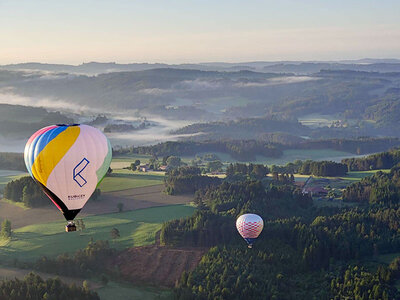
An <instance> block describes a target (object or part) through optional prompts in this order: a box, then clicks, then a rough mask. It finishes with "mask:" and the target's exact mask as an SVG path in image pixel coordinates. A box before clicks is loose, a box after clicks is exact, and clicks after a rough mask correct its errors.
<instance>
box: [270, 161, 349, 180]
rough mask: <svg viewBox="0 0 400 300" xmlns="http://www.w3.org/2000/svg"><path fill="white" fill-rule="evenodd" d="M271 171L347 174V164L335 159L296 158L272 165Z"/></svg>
mask: <svg viewBox="0 0 400 300" xmlns="http://www.w3.org/2000/svg"><path fill="white" fill-rule="evenodd" d="M270 172H271V173H282V174H283V173H285V174H296V173H299V174H304V175H314V176H332V177H334V176H344V175H346V173H347V166H346V165H345V164H343V163H336V162H333V161H312V160H306V161H301V160H295V161H294V162H289V163H287V164H286V165H284V166H277V165H272V166H271V169H270Z"/></svg>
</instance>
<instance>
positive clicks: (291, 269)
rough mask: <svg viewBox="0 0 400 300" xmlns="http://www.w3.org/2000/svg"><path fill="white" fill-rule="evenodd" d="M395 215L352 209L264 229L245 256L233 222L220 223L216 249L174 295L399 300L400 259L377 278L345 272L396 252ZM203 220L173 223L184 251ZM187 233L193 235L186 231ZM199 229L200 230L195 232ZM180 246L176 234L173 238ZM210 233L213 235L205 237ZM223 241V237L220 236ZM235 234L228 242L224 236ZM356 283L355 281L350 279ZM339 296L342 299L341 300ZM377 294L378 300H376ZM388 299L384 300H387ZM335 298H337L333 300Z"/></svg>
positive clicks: (195, 242) (397, 215) (398, 240)
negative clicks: (356, 262) (182, 238)
mask: <svg viewBox="0 0 400 300" xmlns="http://www.w3.org/2000/svg"><path fill="white" fill-rule="evenodd" d="M399 220H400V209H390V208H385V209H374V210H366V211H362V210H358V209H352V210H349V211H347V212H342V213H339V214H334V215H332V216H321V215H319V216H317V217H315V218H314V220H313V221H311V222H310V223H305V222H303V221H302V220H301V219H299V218H288V219H274V220H269V221H267V222H265V226H264V231H263V232H262V233H261V235H260V237H259V239H258V241H257V242H256V245H255V248H253V249H251V250H248V249H246V247H245V245H244V242H243V241H241V240H240V238H239V237H238V234H237V233H236V232H234V230H230V229H229V228H228V226H226V225H225V226H226V227H224V224H225V222H228V223H229V226H231V227H233V226H232V224H234V219H233V218H231V219H230V218H228V216H226V217H225V219H223V218H222V216H220V219H219V221H218V222H215V216H214V217H213V219H212V222H213V226H215V225H217V226H219V227H224V229H225V230H217V231H218V236H217V237H218V241H217V244H218V245H219V246H218V247H216V248H212V249H211V250H210V251H209V252H208V253H207V254H206V255H205V256H204V257H203V259H202V261H201V263H200V264H199V266H198V267H197V268H196V269H195V270H194V271H193V272H190V273H189V274H184V275H183V276H182V278H181V280H180V282H179V284H178V287H177V289H176V290H175V291H176V294H177V298H178V299H215V298H219V299H245V298H247V297H251V299H265V298H270V299H313V298H314V297H315V298H316V299H343V298H345V296H348V297H349V298H351V299H397V298H398V297H399V296H400V294H399V293H398V292H397V290H396V289H395V288H394V281H395V280H396V279H398V278H399V274H400V271H399V269H400V258H398V259H396V260H395V261H394V262H392V263H391V265H390V266H389V268H382V267H380V268H378V271H377V272H376V274H369V273H367V272H361V273H360V272H356V273H357V275H356V274H355V273H354V275H351V272H352V271H351V270H350V273H349V271H346V270H347V268H348V267H347V266H348V265H347V264H346V262H348V261H354V260H358V259H365V258H366V257H372V256H374V255H379V254H386V253H393V252H397V251H398V249H399V246H400V237H399V236H398V233H397V231H398V228H400V227H399V226H400V223H399V222H400V221H399ZM207 222H208V220H207V215H206V214H203V215H200V214H196V218H193V219H191V220H190V222H189V221H188V222H186V224H185V221H183V220H180V221H178V222H176V221H175V226H176V227H175V228H176V229H177V230H179V232H180V235H181V236H185V242H186V243H187V245H190V243H192V245H199V244H200V243H199V240H196V238H197V237H198V236H199V235H200V236H201V233H202V231H206V230H207V229H208V230H210V231H211V234H214V232H213V231H214V230H215V228H213V229H212V230H211V228H207ZM189 226H192V228H191V229H192V232H193V233H196V234H197V235H192V236H191V237H190V236H189V233H191V231H188V230H185V227H186V228H189ZM195 226H197V227H198V228H199V230H197V231H194V228H196V227H195ZM171 232H172V230H171V228H169V231H168V232H166V233H167V234H168V236H169V237H171V238H174V239H173V244H179V239H178V235H172V234H171ZM207 233H208V234H210V232H207ZM222 234H224V235H222ZM230 234H232V236H229V235H230ZM356 277H357V279H356V280H355V278H356ZM338 295H341V296H340V297H338ZM375 295H379V297H375ZM386 296H387V297H388V298H384V297H386ZM334 297H336V298H334Z"/></svg>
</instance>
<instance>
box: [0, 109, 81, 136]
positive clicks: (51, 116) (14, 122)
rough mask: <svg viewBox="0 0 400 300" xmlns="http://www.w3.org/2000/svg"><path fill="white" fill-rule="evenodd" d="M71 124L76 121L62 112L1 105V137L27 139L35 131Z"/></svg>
mask: <svg viewBox="0 0 400 300" xmlns="http://www.w3.org/2000/svg"><path fill="white" fill-rule="evenodd" d="M63 123H64V124H70V123H74V121H73V120H72V119H71V118H69V117H67V116H65V115H63V114H62V113H60V112H49V111H47V110H46V109H44V108H41V107H31V106H22V105H9V104H1V103H0V135H2V136H5V137H10V138H14V137H20V138H27V137H28V136H30V135H31V134H32V132H34V131H35V130H39V129H40V128H43V127H45V126H49V125H51V124H63Z"/></svg>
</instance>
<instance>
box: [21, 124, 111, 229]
mask: <svg viewBox="0 0 400 300" xmlns="http://www.w3.org/2000/svg"><path fill="white" fill-rule="evenodd" d="M111 156H112V151H111V145H110V142H109V141H108V139H107V138H106V136H105V135H104V134H103V133H102V132H101V131H100V130H98V129H96V128H94V127H91V126H88V125H80V124H71V125H65V124H60V125H52V126H48V127H45V128H42V129H40V130H38V131H37V132H35V133H34V134H33V135H32V136H31V137H30V138H29V140H28V142H27V143H26V146H25V151H24V160H25V165H26V168H27V169H28V172H29V174H30V175H31V176H32V178H33V180H34V181H35V182H36V183H37V184H38V185H39V186H40V187H41V188H42V190H43V192H44V193H45V194H46V195H47V196H48V197H49V198H50V200H51V201H52V202H53V203H54V204H55V205H56V206H57V208H58V209H59V210H60V211H61V212H62V213H63V215H64V217H65V219H66V220H67V221H68V224H67V226H66V228H65V230H66V231H67V232H70V231H76V226H75V223H74V222H73V220H74V218H75V217H76V215H77V214H78V213H79V212H80V210H81V209H82V208H83V206H84V205H85V204H86V202H87V201H88V200H89V198H90V196H91V195H92V194H93V192H94V191H95V189H96V187H97V185H98V184H99V183H100V182H101V180H102V179H103V178H104V176H105V175H106V173H107V170H108V168H109V166H110V163H111Z"/></svg>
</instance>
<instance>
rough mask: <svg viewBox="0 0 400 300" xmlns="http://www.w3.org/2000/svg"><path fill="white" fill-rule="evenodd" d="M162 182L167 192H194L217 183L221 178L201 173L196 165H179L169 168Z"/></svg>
mask: <svg viewBox="0 0 400 300" xmlns="http://www.w3.org/2000/svg"><path fill="white" fill-rule="evenodd" d="M164 183H165V191H166V193H167V194H169V195H179V194H188V193H194V192H195V191H197V190H198V189H201V188H206V187H208V186H216V185H219V184H220V183H221V179H220V178H218V177H210V176H204V175H201V170H200V168H197V167H180V168H175V169H171V170H169V171H168V172H167V176H166V177H165V180H164Z"/></svg>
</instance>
